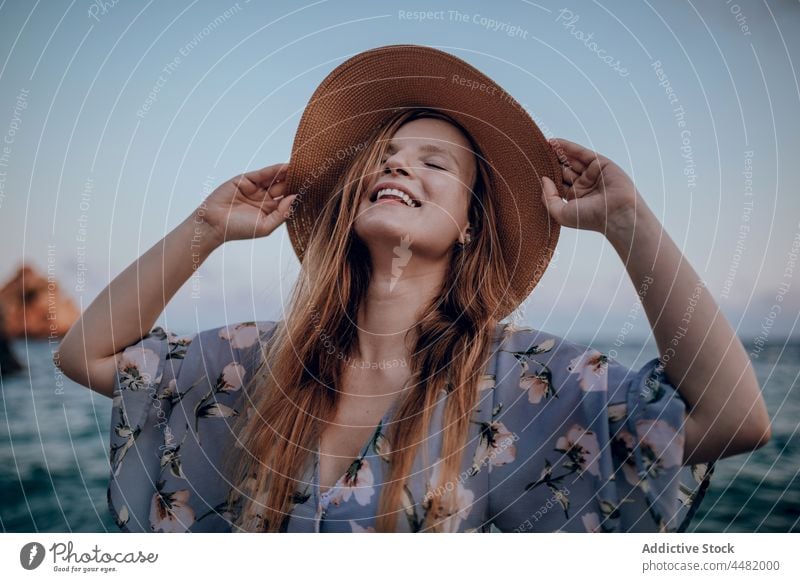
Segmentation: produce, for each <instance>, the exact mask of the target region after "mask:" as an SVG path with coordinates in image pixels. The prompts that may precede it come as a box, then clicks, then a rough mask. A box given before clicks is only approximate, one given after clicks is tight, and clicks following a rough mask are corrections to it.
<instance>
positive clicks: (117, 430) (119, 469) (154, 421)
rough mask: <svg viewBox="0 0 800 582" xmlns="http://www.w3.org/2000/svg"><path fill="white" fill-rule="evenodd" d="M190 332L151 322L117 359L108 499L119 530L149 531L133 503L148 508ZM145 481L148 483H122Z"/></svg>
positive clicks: (188, 343) (113, 394)
mask: <svg viewBox="0 0 800 582" xmlns="http://www.w3.org/2000/svg"><path fill="white" fill-rule="evenodd" d="M193 337H194V336H178V335H176V334H174V333H172V332H170V331H167V330H165V329H163V328H161V327H155V328H153V329H152V330H151V331H150V333H148V334H147V335H146V336H144V337H143V338H142V339H141V340H139V341H138V342H137V343H135V344H132V345H130V346H128V347H127V348H125V349H124V350H123V351H122V352H121V354H120V355H119V356H118V358H117V371H116V378H115V385H114V391H113V393H112V410H111V438H110V450H109V463H110V467H111V480H110V483H109V487H108V490H107V501H108V507H109V509H110V511H111V514H112V516H113V517H114V519H115V521H116V522H117V525H118V526H119V527H120V528H121V529H122V530H123V531H132V530H133V531H148V530H149V527H148V525H147V524H146V523H145V522H143V521H142V517H141V516H140V515H137V514H136V512H134V511H132V508H136V507H147V506H148V505H149V503H150V497H151V496H152V488H153V487H155V483H156V481H157V479H158V474H159V469H160V449H159V447H162V448H163V443H164V438H163V430H164V427H165V426H166V425H167V422H168V419H169V415H170V412H171V410H172V404H171V396H172V394H174V392H175V387H176V380H177V378H178V374H179V372H180V368H181V364H182V363H183V360H184V357H185V355H186V352H187V350H188V347H189V345H190V344H191V342H192V339H193ZM143 481H144V484H145V485H149V486H138V487H130V486H126V487H124V488H123V487H121V486H120V485H121V484H128V483H138V484H141V483H143Z"/></svg>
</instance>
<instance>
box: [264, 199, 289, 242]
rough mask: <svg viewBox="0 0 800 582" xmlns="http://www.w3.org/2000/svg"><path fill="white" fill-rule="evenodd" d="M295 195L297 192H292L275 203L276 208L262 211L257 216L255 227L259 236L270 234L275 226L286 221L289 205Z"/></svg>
mask: <svg viewBox="0 0 800 582" xmlns="http://www.w3.org/2000/svg"><path fill="white" fill-rule="evenodd" d="M296 196H297V194H292V195H291V196H286V197H284V198H283V199H281V201H280V202H278V203H276V208H275V209H274V210H273V211H272V212H269V213H264V214H262V215H261V216H260V217H259V221H258V227H257V229H258V233H259V235H260V236H267V235H268V234H271V233H272V232H273V231H274V230H275V229H276V228H278V227H279V226H280V225H281V224H283V223H284V222H286V219H287V218H288V217H289V207H290V206H291V204H292V201H293V200H294V199H295V197H296Z"/></svg>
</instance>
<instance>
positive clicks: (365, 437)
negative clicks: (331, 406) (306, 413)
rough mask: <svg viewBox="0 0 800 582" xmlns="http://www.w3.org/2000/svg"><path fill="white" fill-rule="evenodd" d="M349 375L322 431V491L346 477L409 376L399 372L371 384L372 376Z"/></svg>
mask: <svg viewBox="0 0 800 582" xmlns="http://www.w3.org/2000/svg"><path fill="white" fill-rule="evenodd" d="M346 379H348V380H349V381H350V384H349V385H348V388H347V389H346V390H343V391H342V394H341V395H340V398H339V404H338V406H337V410H336V414H335V416H334V418H333V420H332V421H331V422H329V423H328V424H327V425H326V426H325V427H324V429H323V430H322V432H321V434H320V439H319V488H320V493H324V492H325V491H327V490H328V489H330V488H331V487H333V486H334V485H335V484H336V483H337V481H338V480H339V479H340V478H342V477H344V476H345V473H346V472H347V470H348V468H349V467H350V465H351V464H352V463H353V462H354V461H355V460H356V459H358V458H359V457H360V456H361V455H362V454H363V453H364V452H365V449H366V448H367V447H368V446H369V444H370V442H371V441H372V438H373V436H374V435H375V431H376V429H377V427H378V425H379V424H380V423H381V420H382V419H384V418H385V416H386V415H387V413H388V412H389V411H390V409H391V408H392V406H393V405H394V404H395V403H397V402H398V401H399V399H400V398H401V397H402V396H401V390H402V387H403V385H404V384H405V381H406V380H407V378H406V379H404V378H402V377H400V376H398V377H396V378H383V379H382V381H383V383H382V384H381V385H380V386H375V385H373V386H369V385H368V384H367V383H368V382H369V377H361V378H353V377H346ZM375 381H377V380H375ZM390 387H394V389H392V388H390Z"/></svg>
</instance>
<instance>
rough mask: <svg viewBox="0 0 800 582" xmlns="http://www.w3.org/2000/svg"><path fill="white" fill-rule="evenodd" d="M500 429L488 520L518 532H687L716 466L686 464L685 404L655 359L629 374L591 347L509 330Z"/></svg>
mask: <svg viewBox="0 0 800 582" xmlns="http://www.w3.org/2000/svg"><path fill="white" fill-rule="evenodd" d="M492 390H493V400H492V412H491V415H492V419H491V420H492V422H491V426H493V427H494V430H495V431H496V432H497V433H498V434H500V435H502V436H503V437H504V438H505V436H506V435H510V436H511V438H510V439H508V438H506V441H507V442H508V446H507V447H506V448H505V449H504V451H503V454H502V455H496V456H495V462H494V463H490V465H492V466H489V467H488V468H487V469H488V471H489V472H488V475H489V490H490V515H491V519H492V521H493V524H494V525H495V526H496V527H497V528H498V529H499V530H501V531H510V532H558V531H563V532H618V531H626V532H658V531H662V532H671V531H684V530H685V529H686V527H687V526H688V524H689V523H690V521H691V519H692V516H693V515H694V514H695V512H696V511H697V509H698V507H699V505H700V503H701V501H702V499H703V497H704V495H705V492H706V489H707V487H708V485H709V482H710V477H711V474H712V471H713V464H709V465H706V464H703V465H693V466H686V465H683V454H684V439H685V434H684V433H685V419H686V409H687V407H686V403H685V402H684V400H683V399H682V397H681V396H680V393H679V392H678V391H677V390H676V389H675V388H674V387H673V386H672V385H671V384H670V383H669V381H668V380H667V378H666V376H665V374H664V372H663V370H662V369H661V367H660V366H659V359H658V358H654V359H652V360H650V361H648V362H647V363H645V364H644V365H643V366H641V367H639V368H635V369H628V368H627V367H626V366H624V365H622V364H621V363H619V362H618V361H617V360H615V359H614V358H610V357H608V356H607V355H606V354H604V353H602V352H600V351H599V350H597V349H594V348H592V347H590V346H585V345H581V344H578V343H574V342H571V341H568V340H565V339H563V338H560V337H558V336H555V335H553V334H548V333H546V332H541V331H537V330H532V329H529V328H528V329H525V328H523V329H516V330H515V329H513V328H512V329H511V330H510V331H509V330H508V329H507V330H506V332H505V336H504V340H503V342H502V343H501V345H500V349H499V350H498V355H497V359H496V382H495V383H494V385H493V387H492Z"/></svg>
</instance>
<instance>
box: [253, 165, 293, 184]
mask: <svg viewBox="0 0 800 582" xmlns="http://www.w3.org/2000/svg"><path fill="white" fill-rule="evenodd" d="M288 168H289V164H288V162H287V163H283V164H274V165H272V166H267V167H265V168H261V169H260V170H253V171H252V172H245V173H244V174H242V176H244V177H246V178H247V179H248V180H250V181H251V182H253V183H254V184H257V185H259V186H262V187H269V186H271V185H272V184H273V183H275V182H279V181H282V180H284V179H285V178H286V171H287V169H288Z"/></svg>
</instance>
